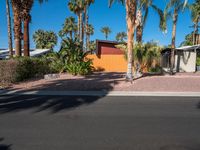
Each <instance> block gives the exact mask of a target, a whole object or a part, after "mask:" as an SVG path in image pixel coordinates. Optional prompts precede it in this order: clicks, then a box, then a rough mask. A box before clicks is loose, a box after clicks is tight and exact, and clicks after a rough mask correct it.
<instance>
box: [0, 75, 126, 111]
mask: <svg viewBox="0 0 200 150" xmlns="http://www.w3.org/2000/svg"><path fill="white" fill-rule="evenodd" d="M123 77H124V74H123V73H94V74H92V75H89V76H86V77H80V78H79V77H71V78H66V79H58V80H52V81H49V82H47V83H46V84H38V85H35V86H33V87H32V88H31V89H15V90H19V91H20V92H22V93H23V92H29V91H37V92H36V95H37V93H40V92H41V91H54V92H55V91H103V95H102V96H101V97H104V96H106V95H107V93H108V92H109V91H111V90H112V89H113V88H114V85H116V84H118V82H119V81H121V80H124V79H123ZM12 90H13V89H8V90H6V91H5V93H2V95H1V96H0V113H1V114H2V113H8V112H16V111H23V110H28V109H35V110H34V112H40V111H43V110H50V112H52V113H56V112H59V111H62V110H67V109H73V108H76V107H80V106H82V105H88V104H91V103H93V102H95V101H97V100H99V99H100V98H101V97H100V96H78V95H77V96H50V95H46V96H39V95H38V96H36V95H23V96H22V95H6V94H7V92H12Z"/></svg>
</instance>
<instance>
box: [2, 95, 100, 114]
mask: <svg viewBox="0 0 200 150" xmlns="http://www.w3.org/2000/svg"><path fill="white" fill-rule="evenodd" d="M100 98H101V97H100V96H33V95H21V96H20V95H18V96H17V95H16V96H2V97H0V114H3V113H9V112H19V111H23V110H28V109H34V111H33V112H35V113H37V112H40V111H44V110H48V111H50V112H51V113H57V112H59V111H62V110H68V109H74V108H77V107H80V106H81V105H89V104H92V103H93V102H95V101H97V100H99V99H100Z"/></svg>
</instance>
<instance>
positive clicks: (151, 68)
mask: <svg viewBox="0 0 200 150" xmlns="http://www.w3.org/2000/svg"><path fill="white" fill-rule="evenodd" d="M148 72H151V73H161V72H162V67H160V66H158V65H156V66H155V67H150V68H149V69H148Z"/></svg>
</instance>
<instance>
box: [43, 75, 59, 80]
mask: <svg viewBox="0 0 200 150" xmlns="http://www.w3.org/2000/svg"><path fill="white" fill-rule="evenodd" d="M57 78H60V75H59V74H46V75H44V79H45V80H53V79H57Z"/></svg>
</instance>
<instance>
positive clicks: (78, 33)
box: [78, 13, 81, 38]
mask: <svg viewBox="0 0 200 150" xmlns="http://www.w3.org/2000/svg"><path fill="white" fill-rule="evenodd" d="M80 26H81V25H80V13H78V37H79V38H80Z"/></svg>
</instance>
